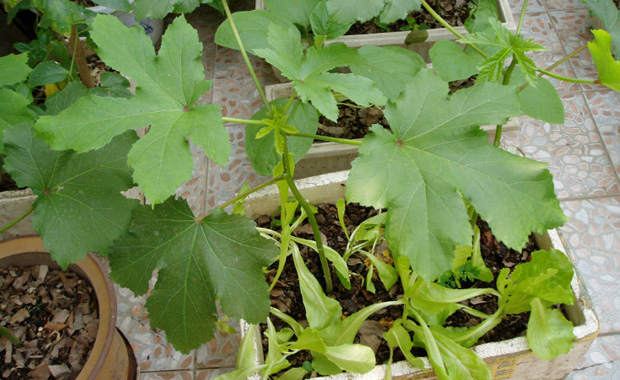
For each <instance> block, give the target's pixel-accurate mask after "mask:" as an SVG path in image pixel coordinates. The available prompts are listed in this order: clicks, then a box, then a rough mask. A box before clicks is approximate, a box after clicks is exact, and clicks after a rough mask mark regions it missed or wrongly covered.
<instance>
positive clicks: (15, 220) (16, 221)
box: [0, 205, 34, 234]
mask: <svg viewBox="0 0 620 380" xmlns="http://www.w3.org/2000/svg"><path fill="white" fill-rule="evenodd" d="M33 210H34V205H33V206H30V208H29V209H28V210H26V211H25V212H24V213H23V214H21V215H20V216H18V217H17V218H15V219H13V220H12V221H11V222H9V223H8V224H6V225H5V226H4V227H2V228H0V234H2V233H4V232H6V231H7V230H9V229H10V228H11V227H13V226H14V225H16V224H17V223H19V222H21V221H22V220H24V219H25V218H26V217H27V216H28V215H30V213H31V212H32V211H33Z"/></svg>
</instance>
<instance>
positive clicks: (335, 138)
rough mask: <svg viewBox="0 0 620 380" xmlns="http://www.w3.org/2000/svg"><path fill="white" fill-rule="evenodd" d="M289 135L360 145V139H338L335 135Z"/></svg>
mask: <svg viewBox="0 0 620 380" xmlns="http://www.w3.org/2000/svg"><path fill="white" fill-rule="evenodd" d="M289 136H291V137H305V138H309V139H315V140H321V141H329V142H336V143H340V144H347V145H358V146H359V145H362V141H358V140H349V139H339V138H337V137H328V136H320V135H309V134H307V133H294V134H293V133H292V134H290V135H289Z"/></svg>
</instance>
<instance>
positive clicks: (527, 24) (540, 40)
mask: <svg viewBox="0 0 620 380" xmlns="http://www.w3.org/2000/svg"><path fill="white" fill-rule="evenodd" d="M514 17H515V22H519V17H520V15H519V14H515V15H514ZM521 36H522V37H523V38H526V39H530V38H533V39H534V42H535V43H537V44H540V45H542V46H544V47H545V48H546V49H547V50H548V51H550V52H552V53H563V52H564V49H563V48H562V44H561V43H560V39H559V37H558V35H557V34H556V32H555V29H554V27H553V24H552V22H551V19H550V17H549V15H548V14H547V13H546V12H540V13H528V14H527V15H526V17H525V21H524V22H523V29H522V30H521Z"/></svg>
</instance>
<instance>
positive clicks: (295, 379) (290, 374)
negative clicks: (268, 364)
mask: <svg viewBox="0 0 620 380" xmlns="http://www.w3.org/2000/svg"><path fill="white" fill-rule="evenodd" d="M307 373H308V371H306V370H305V369H304V368H301V367H297V368H291V369H289V370H288V371H286V372H284V374H283V375H282V376H280V377H278V380H301V379H303V378H304V377H305V376H306V374H307Z"/></svg>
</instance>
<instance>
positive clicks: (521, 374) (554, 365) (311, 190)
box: [241, 171, 599, 380]
mask: <svg viewBox="0 0 620 380" xmlns="http://www.w3.org/2000/svg"><path fill="white" fill-rule="evenodd" d="M348 174H349V173H348V171H344V172H338V173H331V174H326V175H322V176H317V177H312V178H305V179H302V180H298V181H296V183H297V185H298V187H299V190H300V191H301V192H302V194H303V195H304V197H306V199H307V200H308V201H309V202H310V203H313V204H319V203H324V202H332V203H335V202H336V200H337V199H338V198H344V192H345V186H344V184H345V182H346V180H347V177H348ZM279 202H280V201H279V195H278V191H277V189H276V188H275V186H271V187H267V188H265V189H263V190H261V191H259V192H256V193H255V194H252V195H251V196H249V197H248V199H247V200H246V202H245V209H246V212H247V213H248V216H249V217H250V218H254V217H257V216H259V215H263V214H268V215H271V214H273V213H275V212H276V211H277V208H278V206H279V205H280V203H279ZM536 241H537V243H538V245H539V246H540V248H541V249H545V250H548V249H551V248H555V249H558V250H560V251H562V252H564V254H566V248H565V245H564V241H563V240H562V238H561V237H560V235H559V234H558V232H557V231H556V230H549V231H548V232H547V233H546V234H544V235H538V234H536ZM569 257H570V256H569ZM571 287H572V289H573V292H574V294H575V304H574V305H567V306H566V312H567V317H568V319H569V320H570V321H571V322H572V323H573V325H575V328H574V330H573V333H574V334H575V336H576V337H577V339H576V340H575V341H574V347H573V348H572V349H571V351H570V352H569V353H568V354H564V355H560V356H558V357H557V358H555V359H553V360H541V359H539V358H538V357H537V356H535V355H534V353H533V352H532V351H531V350H530V349H529V346H528V344H527V339H526V338H525V337H517V338H513V339H510V340H507V341H503V342H495V343H485V344H481V345H478V346H475V347H473V350H474V352H476V354H478V355H479V356H480V357H481V358H482V359H484V361H485V362H486V363H487V364H488V365H489V367H490V368H491V372H492V373H493V378H494V379H515V380H516V379H537V380H551V379H554V380H555V379H563V378H564V377H565V376H566V375H567V374H568V373H569V372H570V371H572V370H573V369H574V368H575V367H576V366H577V364H578V363H579V362H580V359H581V358H582V357H583V356H584V355H585V353H586V352H587V350H588V348H589V347H590V346H591V345H592V342H593V340H594V338H595V337H596V336H597V334H598V329H599V324H598V320H597V318H596V315H595V314H594V310H593V307H592V305H591V302H590V298H589V296H588V295H587V294H586V291H585V287H584V285H583V281H582V279H581V277H580V276H579V274H577V273H575V276H574V277H573V281H572V284H571ZM248 328H249V325H248V324H247V323H245V322H244V321H241V330H242V331H241V333H242V334H243V335H244V334H246V333H247V331H248ZM257 331H258V330H257ZM259 334H260V333H259V332H257V336H256V337H255V340H254V344H255V348H256V350H257V352H258V353H259V355H258V356H259V357H257V358H256V364H257V365H258V364H260V363H262V360H263V354H262V344H261V339H260V336H259ZM422 359H423V360H424V363H425V368H426V369H425V370H421V369H417V368H413V367H411V366H410V365H409V363H407V362H405V361H403V362H398V363H394V364H393V365H392V375H393V378H394V379H395V380H404V379H429V380H430V379H436V377H435V374H434V372H433V371H432V369H431V365H430V362H429V361H428V359H427V358H422ZM385 369H386V366H385V365H379V366H376V367H375V368H374V369H373V370H372V371H370V372H368V373H366V374H363V375H358V374H351V373H341V374H338V375H335V376H329V377H321V378H320V379H331V380H379V379H383V378H384V376H385ZM250 379H251V380H255V379H260V377H259V376H257V375H255V376H253V377H250Z"/></svg>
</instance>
